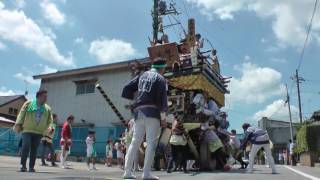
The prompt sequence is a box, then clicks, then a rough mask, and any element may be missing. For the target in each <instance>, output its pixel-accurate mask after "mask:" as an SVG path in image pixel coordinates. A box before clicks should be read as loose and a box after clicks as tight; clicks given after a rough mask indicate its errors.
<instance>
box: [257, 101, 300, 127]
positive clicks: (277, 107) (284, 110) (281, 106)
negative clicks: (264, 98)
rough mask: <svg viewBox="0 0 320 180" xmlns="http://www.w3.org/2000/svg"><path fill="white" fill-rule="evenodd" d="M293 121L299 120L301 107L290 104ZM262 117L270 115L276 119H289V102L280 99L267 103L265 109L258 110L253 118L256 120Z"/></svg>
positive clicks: (269, 116)
mask: <svg viewBox="0 0 320 180" xmlns="http://www.w3.org/2000/svg"><path fill="white" fill-rule="evenodd" d="M290 108H291V114H292V121H294V122H298V117H299V109H298V108H297V107H295V106H293V105H290ZM262 117H268V118H270V119H274V120H283V121H289V110H288V104H287V103H285V101H284V100H282V99H278V100H276V101H274V102H272V103H271V104H269V105H267V106H266V107H265V108H264V109H263V110H260V111H258V112H256V113H255V114H254V115H253V117H252V119H253V120H255V121H258V120H260V119H261V118H262Z"/></svg>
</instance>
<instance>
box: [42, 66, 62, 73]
mask: <svg viewBox="0 0 320 180" xmlns="http://www.w3.org/2000/svg"><path fill="white" fill-rule="evenodd" d="M57 71H58V70H57V69H55V68H51V67H49V66H47V65H45V66H43V71H42V72H41V74H49V73H55V72H57Z"/></svg>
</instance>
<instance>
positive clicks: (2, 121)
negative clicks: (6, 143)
mask: <svg viewBox="0 0 320 180" xmlns="http://www.w3.org/2000/svg"><path fill="white" fill-rule="evenodd" d="M14 124H15V122H14V121H12V120H10V119H7V118H5V117H2V116H0V127H11V126H13V125H14Z"/></svg>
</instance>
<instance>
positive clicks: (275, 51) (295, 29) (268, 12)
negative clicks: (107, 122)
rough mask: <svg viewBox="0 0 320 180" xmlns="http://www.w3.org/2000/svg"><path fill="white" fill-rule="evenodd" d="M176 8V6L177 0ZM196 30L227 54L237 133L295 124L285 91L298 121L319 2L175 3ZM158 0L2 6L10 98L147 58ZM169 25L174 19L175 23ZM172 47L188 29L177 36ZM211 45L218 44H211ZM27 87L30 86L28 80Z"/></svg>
mask: <svg viewBox="0 0 320 180" xmlns="http://www.w3.org/2000/svg"><path fill="white" fill-rule="evenodd" d="M168 2H169V1H168ZM171 2H175V3H176V7H177V9H178V11H179V12H181V13H182V14H180V15H179V16H178V17H177V18H178V19H180V20H181V22H182V23H183V25H184V27H186V20H187V18H188V17H194V18H195V19H196V22H197V23H196V24H197V27H196V28H197V31H198V32H199V33H201V34H202V36H203V37H205V38H207V39H209V40H210V41H211V42H212V44H213V45H214V47H215V48H216V49H217V50H218V56H219V60H220V63H221V69H222V74H223V75H224V76H232V77H233V79H232V81H231V83H230V85H229V89H230V91H231V94H230V95H228V96H227V98H226V107H225V109H224V110H226V111H227V112H228V114H229V121H230V122H231V127H232V128H236V129H238V130H239V129H240V125H241V124H242V123H243V122H244V121H249V122H252V123H255V122H256V120H257V119H259V118H261V117H262V116H266V117H271V118H273V119H280V120H287V119H288V113H287V107H286V106H284V98H285V86H284V85H285V84H286V83H287V84H288V86H289V92H290V95H291V100H292V102H291V103H292V111H293V114H294V119H297V112H298V109H297V107H298V105H297V90H296V88H295V84H294V83H293V81H292V80H291V79H290V77H291V76H292V75H293V74H294V73H295V69H296V68H297V66H298V62H299V57H300V52H301V49H302V46H303V43H304V40H305V38H306V31H307V26H308V23H309V21H310V18H311V13H312V10H313V6H314V0H305V1H300V0H282V1H277V0H268V1H261V0H241V1H232V0H172V1H171ZM151 8H152V1H151V0H140V1H132V0H108V1H105V0H90V1H84V0H82V1H80V0H77V1H71V0H0V67H1V68H0V76H1V77H2V78H1V80H0V95H12V94H21V93H23V92H24V91H25V89H26V87H27V89H28V91H29V94H30V96H32V95H33V94H34V93H35V92H36V90H37V89H38V88H39V84H40V82H39V81H35V80H33V79H32V77H31V76H32V75H35V74H41V73H49V72H55V71H56V70H65V69H71V68H79V67H86V66H92V65H97V64H103V63H111V62H116V61H121V60H128V59H134V58H141V57H145V56H147V49H146V48H147V46H148V45H149V41H148V36H149V37H151V36H152V34H151V32H152V30H151V29H152V22H151V15H150V12H151ZM168 20H169V19H165V21H166V22H169V21H168ZM167 33H168V34H169V37H170V39H171V40H177V39H178V38H179V36H181V35H180V34H181V33H182V31H181V28H180V27H175V28H171V29H168V30H167ZM205 47H206V48H208V47H209V46H208V44H207V45H206V46H205ZM319 47H320V12H319V11H317V12H316V14H315V18H314V21H313V26H312V30H311V34H310V38H309V42H308V44H307V48H306V50H305V54H304V57H303V61H302V65H301V67H300V71H299V73H300V74H301V76H303V77H304V79H305V80H306V81H305V82H303V83H302V84H301V92H302V94H301V96H302V111H303V113H304V114H303V116H304V117H310V115H311V113H312V112H313V111H315V110H317V109H320V108H319V107H320V101H319V99H320V94H319V91H320V78H319V75H317V74H318V73H317V72H318V69H319V67H320V61H319V57H320V51H319ZM25 82H26V83H25Z"/></svg>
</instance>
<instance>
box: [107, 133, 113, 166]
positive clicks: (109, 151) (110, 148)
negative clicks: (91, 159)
mask: <svg viewBox="0 0 320 180" xmlns="http://www.w3.org/2000/svg"><path fill="white" fill-rule="evenodd" d="M112 151H113V142H112V140H111V139H109V140H108V141H107V145H106V157H107V160H106V166H108V167H111V166H112V165H111V164H112V158H113V154H112Z"/></svg>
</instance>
